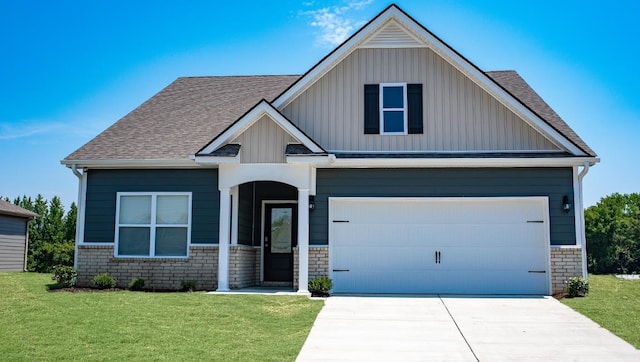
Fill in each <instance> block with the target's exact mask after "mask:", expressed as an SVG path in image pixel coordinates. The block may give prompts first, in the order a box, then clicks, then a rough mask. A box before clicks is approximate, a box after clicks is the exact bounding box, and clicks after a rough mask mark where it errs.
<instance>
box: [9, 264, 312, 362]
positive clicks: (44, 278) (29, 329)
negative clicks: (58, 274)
mask: <svg viewBox="0 0 640 362" xmlns="http://www.w3.org/2000/svg"><path fill="white" fill-rule="evenodd" d="M51 283H52V281H51V275H50V274H35V273H0V356H2V357H1V358H0V359H2V360H10V361H15V360H18V361H20V360H29V361H31V360H50V361H55V360H95V361H111V360H120V361H121V360H154V361H157V360H167V361H177V360H180V361H186V360H224V361H232V360H260V361H293V360H294V359H295V358H296V356H297V355H298V352H299V351H300V349H301V348H302V344H303V343H304V340H305V339H306V337H307V335H308V334H309V330H310V329H311V326H312V324H313V321H314V320H315V317H316V315H317V314H318V312H319V311H320V308H322V304H323V302H322V301H317V300H309V299H308V298H306V297H297V296H259V295H207V294H205V293H201V292H197V293H144V292H129V291H121V292H106V293H69V292H48V291H47V288H46V285H47V284H51Z"/></svg>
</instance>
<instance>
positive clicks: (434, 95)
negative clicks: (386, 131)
mask: <svg viewBox="0 0 640 362" xmlns="http://www.w3.org/2000/svg"><path fill="white" fill-rule="evenodd" d="M402 82H406V83H421V84H423V87H424V88H423V112H424V115H423V119H424V133H423V134H411V135H405V136H387V135H385V136H380V135H365V134H364V85H365V84H379V83H402ZM281 111H282V113H283V114H284V115H285V116H286V117H287V118H289V119H290V120H291V121H292V122H293V123H294V124H296V125H297V126H298V127H299V128H300V129H302V130H303V131H304V132H305V133H306V134H307V135H309V136H310V137H311V138H313V139H314V140H315V141H317V142H318V143H319V144H320V145H321V146H322V147H323V148H324V149H326V150H337V151H503V150H504V151H513V150H527V151H529V150H533V151H557V150H559V149H558V147H557V146H555V145H554V144H553V143H551V142H550V141H549V140H548V139H547V138H545V137H544V136H542V135H541V134H540V133H539V132H537V131H536V130H534V129H533V128H532V127H531V126H529V125H528V124H526V123H525V122H524V121H523V120H522V119H520V118H519V117H518V116H517V115H516V114H514V113H513V112H511V111H510V110H508V109H507V108H506V107H505V106H504V105H502V104H501V103H500V102H498V101H497V100H495V99H494V98H493V97H491V96H490V95H489V94H488V93H487V92H485V91H484V90H483V89H481V88H480V87H479V86H478V85H476V84H475V83H473V82H472V81H471V80H470V79H469V78H467V77H466V76H465V75H464V74H463V73H461V72H460V71H458V70H457V69H455V68H454V67H453V66H452V65H451V64H449V63H448V62H446V61H445V60H444V59H443V58H442V57H440V56H439V55H437V54H436V53H434V52H433V51H432V50H430V49H427V48H388V49H357V50H355V51H354V52H353V53H351V54H350V55H349V56H347V57H346V58H345V59H344V60H343V61H342V62H340V63H339V64H337V65H336V66H335V67H334V68H332V69H331V70H330V71H329V72H328V73H327V74H325V75H324V76H323V77H322V78H320V79H319V80H318V81H317V82H316V83H314V84H313V85H312V86H311V87H309V88H308V89H307V90H305V91H304V92H303V93H301V94H300V95H299V96H298V97H297V98H296V99H294V100H293V101H292V102H291V103H290V104H288V105H286V106H285V107H284V109H282V110H281Z"/></svg>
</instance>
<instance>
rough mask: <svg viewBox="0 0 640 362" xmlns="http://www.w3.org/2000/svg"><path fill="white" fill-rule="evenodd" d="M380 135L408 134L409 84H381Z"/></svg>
mask: <svg viewBox="0 0 640 362" xmlns="http://www.w3.org/2000/svg"><path fill="white" fill-rule="evenodd" d="M380 131H381V132H380V134H399V135H404V134H407V83H382V84H380Z"/></svg>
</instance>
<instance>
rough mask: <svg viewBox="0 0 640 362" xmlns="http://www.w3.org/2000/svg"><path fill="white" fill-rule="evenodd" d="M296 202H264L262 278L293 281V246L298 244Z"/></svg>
mask: <svg viewBox="0 0 640 362" xmlns="http://www.w3.org/2000/svg"><path fill="white" fill-rule="evenodd" d="M297 209H298V208H297V205H296V204H266V206H265V210H264V212H265V216H264V224H265V225H264V234H265V235H264V280H266V281H278V282H292V281H293V247H294V246H297V244H298V227H297V226H298V222H297V221H298V217H297V214H298V212H297V211H298V210H297Z"/></svg>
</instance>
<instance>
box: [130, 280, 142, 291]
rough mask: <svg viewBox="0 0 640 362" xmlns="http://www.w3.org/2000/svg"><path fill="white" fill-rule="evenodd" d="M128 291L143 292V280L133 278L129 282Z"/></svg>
mask: <svg viewBox="0 0 640 362" xmlns="http://www.w3.org/2000/svg"><path fill="white" fill-rule="evenodd" d="M129 290H134V291H141V290H144V279H142V278H134V279H131V281H130V282H129Z"/></svg>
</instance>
